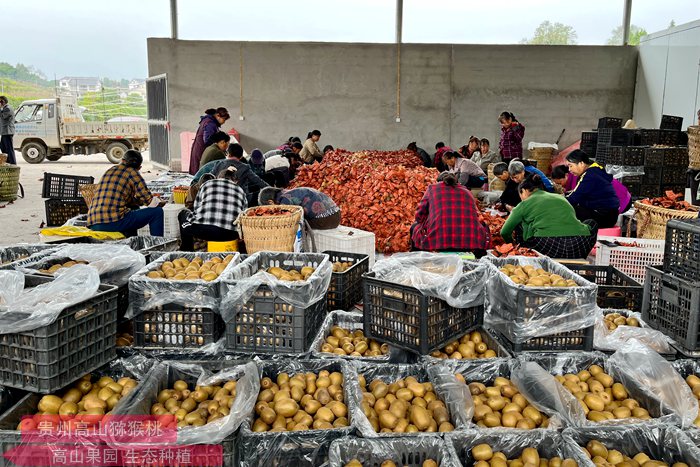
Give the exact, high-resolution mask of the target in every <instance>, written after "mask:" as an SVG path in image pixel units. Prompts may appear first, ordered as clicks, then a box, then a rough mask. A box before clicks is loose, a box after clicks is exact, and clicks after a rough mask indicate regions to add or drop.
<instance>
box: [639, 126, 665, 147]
mask: <svg viewBox="0 0 700 467" xmlns="http://www.w3.org/2000/svg"><path fill="white" fill-rule="evenodd" d="M637 131H638V134H639V144H641V145H642V146H654V145H655V144H659V134H660V132H661V130H658V129H654V128H645V129H641V130H637Z"/></svg>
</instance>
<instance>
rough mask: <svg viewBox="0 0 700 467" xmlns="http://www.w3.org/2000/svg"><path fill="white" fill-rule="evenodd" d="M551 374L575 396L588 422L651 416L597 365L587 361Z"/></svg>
mask: <svg viewBox="0 0 700 467" xmlns="http://www.w3.org/2000/svg"><path fill="white" fill-rule="evenodd" d="M554 378H555V379H556V380H557V381H558V382H559V383H561V385H562V386H564V387H565V388H566V389H567V390H568V391H569V392H570V393H571V394H573V395H574V396H575V397H576V399H578V401H579V403H580V404H581V407H582V408H583V411H584V412H585V413H586V418H588V420H590V421H592V422H603V421H606V420H614V419H617V420H619V419H626V418H637V419H641V420H651V418H652V417H651V416H650V415H649V412H648V411H647V410H646V409H644V408H642V407H641V406H640V403H639V401H637V400H635V399H633V398H631V397H630V395H629V393H628V391H627V388H625V386H624V385H622V384H621V383H618V382H617V381H615V380H614V379H613V378H612V377H611V376H610V375H608V374H607V373H605V371H604V370H603V368H601V367H600V366H598V365H591V367H589V368H588V369H587V370H583V371H580V372H579V373H577V374H573V373H567V374H564V375H556V376H555V377H554Z"/></svg>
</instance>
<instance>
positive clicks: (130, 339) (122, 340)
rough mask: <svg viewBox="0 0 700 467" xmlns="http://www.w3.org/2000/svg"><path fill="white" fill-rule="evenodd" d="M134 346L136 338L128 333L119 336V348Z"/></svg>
mask: <svg viewBox="0 0 700 467" xmlns="http://www.w3.org/2000/svg"><path fill="white" fill-rule="evenodd" d="M132 345H134V336H132V335H131V334H130V333H128V332H122V333H119V334H117V347H131V346H132Z"/></svg>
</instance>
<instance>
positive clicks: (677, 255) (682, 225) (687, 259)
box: [664, 219, 700, 281]
mask: <svg viewBox="0 0 700 467" xmlns="http://www.w3.org/2000/svg"><path fill="white" fill-rule="evenodd" d="M664 271H665V272H667V273H668V274H673V275H674V276H676V277H679V278H681V279H685V280H689V281H700V220H699V219H685V220H679V219H672V220H670V221H668V223H667V224H666V244H665V248H664Z"/></svg>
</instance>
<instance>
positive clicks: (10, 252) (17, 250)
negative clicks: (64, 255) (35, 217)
mask: <svg viewBox="0 0 700 467" xmlns="http://www.w3.org/2000/svg"><path fill="white" fill-rule="evenodd" d="M56 248H58V247H57V246H56V245H51V244H47V243H39V244H34V245H32V244H26V245H12V246H6V247H0V270H3V269H14V268H15V265H16V264H17V263H19V262H20V261H21V262H26V261H27V260H28V259H29V257H31V256H32V255H35V254H37V253H41V254H42V255H48V254H50V253H51V252H52V251H54V250H55V249H56Z"/></svg>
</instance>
